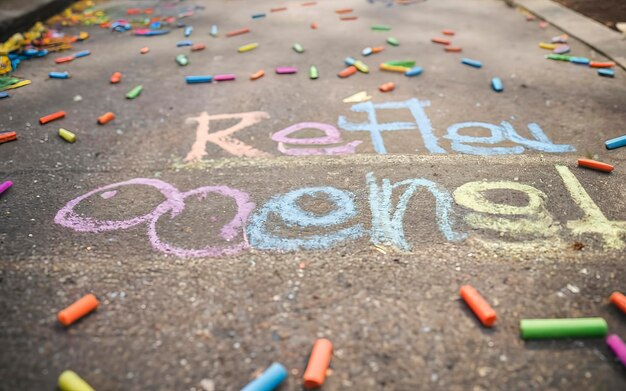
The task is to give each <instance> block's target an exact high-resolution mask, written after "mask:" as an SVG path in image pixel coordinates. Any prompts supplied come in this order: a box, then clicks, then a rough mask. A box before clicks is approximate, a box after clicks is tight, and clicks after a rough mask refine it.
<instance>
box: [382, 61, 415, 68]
mask: <svg viewBox="0 0 626 391" xmlns="http://www.w3.org/2000/svg"><path fill="white" fill-rule="evenodd" d="M385 64H387V65H392V66H398V67H405V68H413V67H414V66H415V61H411V60H399V61H398V60H394V61H387V62H385Z"/></svg>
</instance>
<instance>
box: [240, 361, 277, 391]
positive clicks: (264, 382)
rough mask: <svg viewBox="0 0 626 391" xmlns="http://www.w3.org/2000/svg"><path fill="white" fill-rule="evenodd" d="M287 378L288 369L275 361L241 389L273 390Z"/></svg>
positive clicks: (245, 390) (254, 390) (249, 390)
mask: <svg viewBox="0 0 626 391" xmlns="http://www.w3.org/2000/svg"><path fill="white" fill-rule="evenodd" d="M286 378H287V369H285V367H284V366H282V365H281V364H279V363H277V362H275V363H273V364H272V365H270V366H269V367H268V368H267V369H266V370H265V371H263V373H262V374H261V375H260V376H259V377H257V378H256V379H254V380H252V381H251V382H250V383H248V384H247V385H246V386H245V387H244V388H242V389H241V391H271V390H274V389H275V388H277V387H278V386H279V385H280V383H282V382H283V381H284V380H285V379H286Z"/></svg>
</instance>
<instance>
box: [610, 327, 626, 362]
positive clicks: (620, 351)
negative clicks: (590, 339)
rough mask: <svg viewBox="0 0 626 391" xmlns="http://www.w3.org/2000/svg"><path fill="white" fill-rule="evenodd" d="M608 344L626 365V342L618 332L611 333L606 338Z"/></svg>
mask: <svg viewBox="0 0 626 391" xmlns="http://www.w3.org/2000/svg"><path fill="white" fill-rule="evenodd" d="M606 344H607V345H609V347H610V348H611V350H612V351H613V353H615V356H616V357H617V359H618V360H619V361H620V362H621V363H622V365H624V366H626V343H624V341H622V339H621V338H620V337H619V336H617V335H616V334H611V335H609V336H608V337H607V338H606Z"/></svg>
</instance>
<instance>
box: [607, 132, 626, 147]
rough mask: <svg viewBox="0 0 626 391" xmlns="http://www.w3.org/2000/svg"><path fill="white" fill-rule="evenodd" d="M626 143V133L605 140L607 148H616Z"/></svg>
mask: <svg viewBox="0 0 626 391" xmlns="http://www.w3.org/2000/svg"><path fill="white" fill-rule="evenodd" d="M625 145H626V134H625V135H623V136H619V137H615V138H612V139H610V140H607V141H605V142H604V146H605V147H606V149H616V148H620V147H623V146H625Z"/></svg>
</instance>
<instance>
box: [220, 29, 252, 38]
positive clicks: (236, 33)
mask: <svg viewBox="0 0 626 391" xmlns="http://www.w3.org/2000/svg"><path fill="white" fill-rule="evenodd" d="M249 32H250V29H249V28H243V29H239V30H233V31H229V32H227V33H226V36H227V37H234V36H236V35H241V34H245V33H249Z"/></svg>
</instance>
